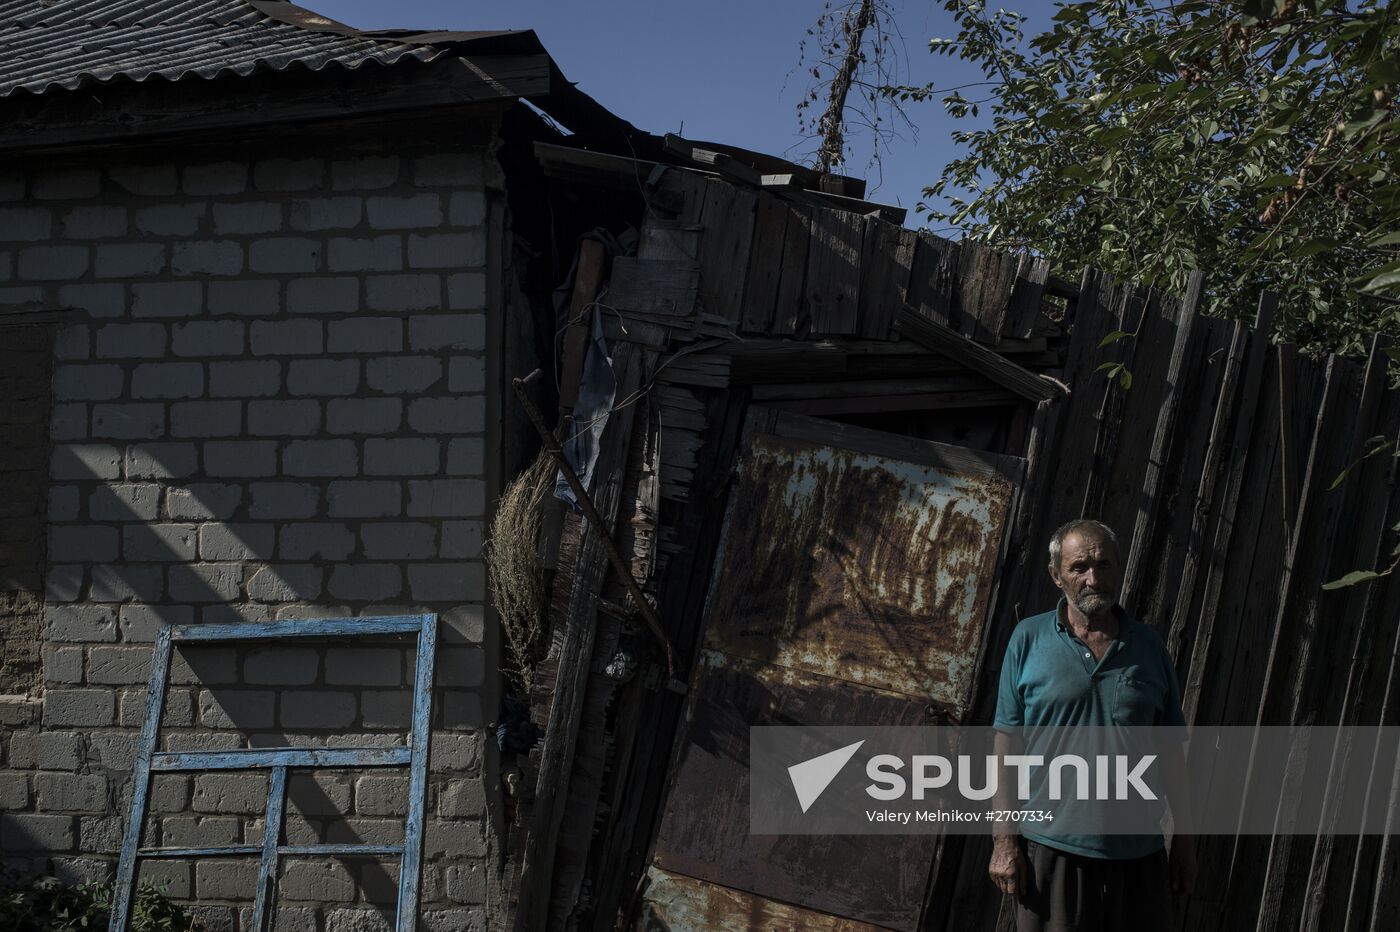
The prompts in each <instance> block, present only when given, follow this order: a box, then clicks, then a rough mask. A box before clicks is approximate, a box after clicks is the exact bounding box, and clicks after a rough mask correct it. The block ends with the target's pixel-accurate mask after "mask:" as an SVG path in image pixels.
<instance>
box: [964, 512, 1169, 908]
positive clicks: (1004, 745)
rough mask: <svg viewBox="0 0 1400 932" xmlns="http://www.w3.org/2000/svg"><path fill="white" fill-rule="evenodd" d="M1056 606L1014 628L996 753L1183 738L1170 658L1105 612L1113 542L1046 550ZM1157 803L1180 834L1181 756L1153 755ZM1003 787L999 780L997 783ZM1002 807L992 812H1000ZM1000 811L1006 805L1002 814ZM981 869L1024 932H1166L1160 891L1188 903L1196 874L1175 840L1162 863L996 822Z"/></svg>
mask: <svg viewBox="0 0 1400 932" xmlns="http://www.w3.org/2000/svg"><path fill="white" fill-rule="evenodd" d="M1049 569H1050V578H1051V579H1053V580H1054V582H1055V586H1056V587H1057V588H1058V589H1059V590H1060V592H1061V598H1060V601H1059V604H1058V605H1056V607H1055V608H1054V609H1053V610H1051V611H1049V612H1046V613H1044V614H1043V615H1036V616H1034V617H1032V618H1027V619H1025V620H1024V621H1022V622H1021V623H1020V624H1019V625H1017V627H1016V630H1015V632H1014V633H1013V634H1012V636H1011V643H1010V644H1009V645H1008V646H1007V650H1006V659H1005V661H1004V662H1003V664H1002V668H1001V683H1000V688H999V691H998V694H997V710H996V721H995V727H996V729H997V731H998V734H997V738H996V752H997V753H998V754H999V755H1005V754H1014V753H1017V751H1018V750H1019V749H1020V746H1019V740H1018V739H1017V738H1016V737H1015V736H1016V735H1018V734H1020V733H1021V731H1022V730H1023V729H1043V728H1052V729H1053V728H1062V727H1074V726H1115V725H1117V726H1122V725H1149V726H1150V725H1160V726H1177V727H1179V728H1182V729H1184V726H1185V720H1184V718H1183V716H1182V712H1181V694H1180V690H1179V688H1178V686H1177V682H1176V673H1175V670H1174V668H1173V665H1172V661H1171V658H1170V656H1169V655H1168V654H1167V651H1166V647H1165V645H1164V644H1163V643H1162V640H1161V638H1160V637H1159V636H1158V635H1157V633H1156V632H1155V631H1153V630H1152V629H1151V628H1149V627H1147V626H1146V625H1144V624H1142V623H1141V622H1139V621H1136V620H1135V619H1133V618H1131V617H1129V615H1128V614H1127V613H1126V612H1125V611H1123V609H1122V608H1121V607H1120V606H1119V605H1118V604H1117V602H1116V601H1115V600H1116V599H1117V596H1118V586H1119V584H1120V581H1121V578H1122V576H1121V574H1122V555H1121V553H1120V550H1119V546H1118V538H1117V536H1116V535H1115V534H1114V533H1113V531H1112V530H1111V529H1110V528H1109V527H1108V526H1107V525H1104V524H1102V523H1100V522H1098V521H1089V520H1079V521H1071V522H1069V523H1068V524H1066V525H1064V526H1063V527H1061V528H1060V529H1059V530H1057V531H1056V532H1055V536H1054V537H1053V538H1052V539H1051V541H1050V566H1049ZM1162 750H1163V753H1162V763H1163V767H1164V769H1165V771H1166V778H1167V793H1166V795H1167V798H1168V801H1169V803H1170V805H1171V807H1172V811H1173V814H1174V816H1176V817H1177V821H1178V823H1182V822H1187V821H1189V817H1188V816H1187V814H1186V811H1185V807H1186V805H1187V794H1186V793H1185V792H1184V773H1185V771H1184V764H1183V758H1182V754H1181V745H1180V744H1179V743H1176V742H1168V743H1167V744H1166V745H1164V746H1163V747H1162ZM1003 782H1006V781H1003ZM999 803H1000V801H999ZM1004 805H1005V807H1006V808H1011V807H1012V804H1011V803H1009V802H1006V803H1004ZM1002 826H1005V827H1004V828H1002V833H1000V834H997V835H995V836H994V837H993V848H992V859H991V864H990V865H989V867H988V873H989V874H990V875H991V878H992V882H993V883H995V884H996V885H997V887H998V888H1000V889H1001V890H1002V892H1004V893H1007V894H1010V895H1012V896H1015V897H1016V898H1017V901H1016V902H1017V906H1016V924H1017V928H1018V929H1019V930H1022V932H1029V930H1055V932H1061V930H1063V932H1071V930H1074V932H1099V930H1103V932H1114V930H1118V929H1133V930H1135V932H1136V930H1157V929H1160V930H1166V929H1167V928H1168V923H1169V920H1170V915H1171V905H1172V904H1171V900H1170V896H1169V894H1168V888H1169V887H1170V889H1171V890H1173V891H1176V892H1181V893H1185V892H1189V890H1190V887H1191V884H1192V882H1193V880H1194V878H1195V872H1196V865H1195V860H1194V853H1193V851H1192V848H1191V845H1189V844H1182V843H1181V842H1182V838H1181V837H1180V836H1178V837H1177V838H1176V841H1175V842H1174V843H1173V845H1172V856H1171V860H1170V862H1169V861H1168V859H1167V856H1166V854H1165V852H1164V850H1163V848H1164V842H1163V839H1162V836H1161V834H1160V833H1158V834H1155V835H1063V834H1062V835H1054V834H1048V833H1047V834H1043V835H1042V834H1039V833H1037V832H1036V831H1035V830H1034V829H1035V826H1034V825H1032V824H1030V823H1021V824H1020V830H1021V831H1020V835H1019V836H1018V835H1017V834H1015V832H1016V825H1015V824H1014V823H1000V824H999V825H998V828H1001V827H1002Z"/></svg>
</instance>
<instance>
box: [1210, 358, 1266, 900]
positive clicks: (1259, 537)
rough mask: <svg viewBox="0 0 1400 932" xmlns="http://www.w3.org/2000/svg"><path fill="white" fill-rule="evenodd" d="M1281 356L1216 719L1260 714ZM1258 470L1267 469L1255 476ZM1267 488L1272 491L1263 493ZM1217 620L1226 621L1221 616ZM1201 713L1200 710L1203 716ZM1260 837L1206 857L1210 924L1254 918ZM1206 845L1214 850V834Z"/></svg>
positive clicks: (1245, 530) (1217, 657) (1232, 606)
mask: <svg viewBox="0 0 1400 932" xmlns="http://www.w3.org/2000/svg"><path fill="white" fill-rule="evenodd" d="M1277 362H1278V359H1277V354H1272V358H1271V360H1270V372H1269V374H1268V376H1267V377H1266V384H1265V386H1264V389H1265V391H1264V394H1263V396H1262V398H1261V407H1262V408H1265V409H1266V410H1263V411H1261V420H1260V427H1259V429H1257V430H1256V436H1255V438H1254V440H1255V441H1256V443H1257V444H1258V445H1259V446H1260V447H1264V448H1266V449H1267V450H1268V452H1267V453H1265V452H1264V451H1263V450H1262V449H1261V450H1258V451H1257V452H1256V451H1253V450H1252V451H1251V453H1250V457H1251V459H1258V460H1265V459H1266V460H1267V462H1264V463H1260V464H1259V465H1260V466H1262V467H1263V468H1262V469H1259V470H1255V469H1254V468H1253V466H1254V464H1253V463H1251V470H1250V472H1249V473H1247V474H1246V475H1247V481H1246V486H1245V488H1246V489H1247V490H1248V491H1247V498H1246V503H1247V509H1248V511H1247V513H1246V518H1242V519H1241V521H1240V524H1239V526H1238V527H1237V529H1236V532H1235V538H1236V539H1235V540H1234V541H1233V542H1232V547H1231V550H1232V553H1231V562H1230V564H1228V565H1227V567H1226V570H1225V584H1224V589H1223V591H1222V593H1221V595H1220V606H1219V607H1218V608H1217V613H1218V615H1219V617H1220V619H1222V620H1223V622H1224V628H1225V630H1224V631H1223V632H1222V634H1224V635H1225V636H1222V637H1218V638H1217V639H1216V643H1215V650H1213V651H1212V662H1211V667H1210V668H1209V669H1208V671H1207V676H1208V680H1207V682H1206V684H1205V688H1203V690H1202V694H1201V700H1200V709H1202V710H1209V712H1210V718H1211V719H1213V720H1217V721H1219V722H1223V723H1229V724H1247V723H1250V722H1253V721H1255V720H1257V715H1258V710H1259V695H1260V692H1261V690H1262V688H1263V682H1264V676H1265V671H1266V668H1267V659H1268V645H1269V640H1270V637H1271V634H1272V631H1273V626H1274V620H1275V612H1276V608H1277V606H1278V602H1279V592H1280V586H1281V583H1282V567H1283V562H1284V558H1285V555H1286V552H1287V543H1286V540H1285V536H1284V529H1283V513H1282V510H1281V509H1280V508H1279V506H1278V496H1279V495H1280V494H1281V492H1280V489H1281V488H1282V476H1281V469H1282V456H1281V450H1280V449H1279V446H1280V444H1279V440H1280V438H1279V427H1278V421H1279V414H1280V411H1279V405H1278V380H1277V378H1276V375H1277V370H1276V368H1275V367H1276V365H1277ZM1259 473H1262V476H1259V477H1258V478H1256V477H1255V476H1256V475H1258V474H1259ZM1252 474H1253V475H1252ZM1264 489H1267V490H1268V492H1267V493H1264V492H1263V491H1262V490H1264ZM1219 627H1221V624H1220V623H1217V628H1219ZM1200 718H1201V716H1200V714H1199V713H1198V715H1197V719H1198V721H1199V720H1200ZM1229 779H1237V777H1235V776H1231V777H1229ZM1260 840H1261V839H1260V838H1259V837H1258V836H1241V837H1239V838H1236V839H1234V840H1233V841H1232V842H1228V848H1227V849H1226V850H1225V852H1224V853H1223V854H1222V857H1221V858H1217V859H1215V860H1213V861H1210V862H1207V864H1208V867H1209V870H1210V872H1211V874H1212V876H1211V877H1210V879H1209V880H1208V882H1207V883H1208V884H1209V885H1213V889H1214V896H1213V897H1211V896H1203V897H1202V898H1201V899H1202V901H1203V906H1205V907H1206V908H1208V909H1209V910H1210V913H1211V915H1210V917H1209V923H1210V926H1209V927H1210V928H1215V927H1216V926H1217V925H1220V926H1221V927H1223V928H1230V927H1232V926H1233V927H1245V928H1248V927H1251V926H1253V925H1254V923H1255V921H1256V920H1257V918H1258V907H1259V899H1260V896H1261V892H1262V889H1263V872H1262V871H1261V870H1258V869H1257V867H1256V865H1257V864H1258V862H1259V861H1261V860H1263V859H1265V858H1266V857H1267V854H1268V839H1267V838H1264V839H1262V841H1263V845H1262V846H1261V845H1259V844H1258V842H1259V841H1260ZM1222 841H1224V840H1223V839H1222ZM1207 851H1210V847H1209V841H1208V846H1207ZM1208 889H1209V887H1208Z"/></svg>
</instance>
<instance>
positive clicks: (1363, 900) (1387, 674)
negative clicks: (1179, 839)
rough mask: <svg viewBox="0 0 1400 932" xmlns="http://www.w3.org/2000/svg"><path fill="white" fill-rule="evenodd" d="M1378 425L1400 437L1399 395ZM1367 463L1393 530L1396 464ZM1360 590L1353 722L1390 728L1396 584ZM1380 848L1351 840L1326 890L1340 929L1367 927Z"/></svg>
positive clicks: (1399, 613) (1373, 766)
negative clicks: (1346, 869)
mask: <svg viewBox="0 0 1400 932" xmlns="http://www.w3.org/2000/svg"><path fill="white" fill-rule="evenodd" d="M1380 424H1381V425H1382V426H1381V430H1379V431H1377V432H1378V433H1385V434H1386V435H1387V436H1391V437H1393V436H1395V435H1396V434H1397V432H1400V393H1395V392H1390V393H1388V394H1387V396H1386V398H1385V402H1384V404H1383V410H1382V414H1381V418H1380ZM1372 460H1373V461H1375V460H1380V461H1381V462H1378V463H1377V462H1368V463H1367V464H1366V468H1368V469H1369V468H1375V469H1376V470H1377V471H1378V472H1380V473H1381V474H1382V475H1381V477H1380V478H1379V479H1374V480H1373V479H1371V477H1369V476H1367V477H1366V479H1365V480H1364V481H1363V483H1362V485H1363V488H1366V489H1368V490H1373V493H1372V494H1374V495H1376V496H1377V497H1379V498H1381V500H1382V501H1384V498H1385V496H1386V493H1388V497H1389V501H1388V502H1386V503H1385V505H1384V507H1377V508H1376V510H1377V511H1378V512H1380V513H1381V514H1382V515H1383V516H1384V517H1383V518H1381V519H1380V520H1381V523H1382V524H1383V525H1384V526H1385V527H1393V526H1394V525H1395V524H1396V523H1397V522H1400V459H1397V458H1395V457H1386V456H1384V455H1379V456H1376V457H1372ZM1372 507H1376V506H1374V505H1373V506H1372ZM1388 558H1389V557H1388V553H1384V552H1383V553H1382V555H1381V557H1380V561H1382V562H1383V561H1384V560H1386V559H1388ZM1360 589H1361V591H1362V592H1364V599H1365V605H1366V607H1365V614H1366V617H1367V618H1368V620H1369V624H1368V625H1367V626H1366V628H1365V631H1366V632H1367V635H1368V644H1367V645H1365V646H1364V649H1363V650H1362V651H1361V657H1362V670H1361V675H1360V676H1359V677H1358V682H1357V688H1356V691H1355V697H1354V699H1353V701H1352V708H1353V710H1354V711H1353V715H1352V718H1353V720H1354V722H1355V723H1356V724H1361V725H1394V724H1397V722H1400V715H1396V714H1395V713H1396V711H1397V709H1400V695H1397V691H1400V625H1394V624H1391V623H1390V621H1389V619H1393V618H1400V582H1397V581H1396V579H1395V577H1391V578H1390V579H1388V580H1378V581H1376V582H1374V583H1371V584H1369V585H1366V586H1363V587H1360ZM1388 598H1389V601H1387V600H1388ZM1369 757H1370V762H1369V773H1370V777H1369V780H1368V791H1367V805H1368V809H1370V810H1371V811H1376V810H1380V811H1384V807H1385V805H1386V797H1387V794H1388V791H1389V784H1390V781H1391V778H1392V771H1393V769H1394V767H1393V762H1392V761H1390V760H1381V759H1378V758H1377V756H1376V755H1375V754H1374V753H1372V754H1370V755H1369ZM1380 846H1381V839H1380V838H1378V837H1376V836H1371V835H1367V836H1362V837H1360V838H1358V839H1356V846H1355V848H1354V849H1353V851H1352V852H1351V861H1352V867H1351V870H1350V876H1349V877H1347V878H1346V886H1345V889H1337V887H1336V886H1334V887H1333V888H1332V889H1331V890H1329V894H1328V902H1329V903H1345V904H1346V916H1345V919H1344V921H1343V923H1342V925H1341V926H1340V928H1342V929H1344V930H1364V929H1365V928H1366V926H1367V924H1368V922H1367V917H1368V915H1369V913H1370V908H1371V898H1372V892H1373V891H1374V889H1375V887H1376V873H1377V869H1378V865H1379V863H1380V862H1379V860H1378V856H1379V854H1380ZM1339 885H1340V884H1338V886H1339Z"/></svg>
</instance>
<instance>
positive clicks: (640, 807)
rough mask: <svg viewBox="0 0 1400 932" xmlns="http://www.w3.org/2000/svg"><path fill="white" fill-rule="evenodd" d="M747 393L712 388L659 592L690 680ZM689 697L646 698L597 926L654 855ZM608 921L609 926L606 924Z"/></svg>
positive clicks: (680, 668)
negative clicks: (676, 546)
mask: <svg viewBox="0 0 1400 932" xmlns="http://www.w3.org/2000/svg"><path fill="white" fill-rule="evenodd" d="M747 407H748V398H747V392H745V391H743V390H741V389H729V390H727V391H721V392H714V393H712V395H711V397H710V399H709V407H708V409H707V417H708V419H709V421H710V424H711V431H710V433H709V435H708V436H707V438H706V442H705V445H704V447H702V449H701V452H700V461H699V464H698V469H697V470H696V479H695V483H694V484H693V485H692V498H691V500H690V501H688V502H686V503H685V504H684V505H683V506H681V509H680V511H679V513H678V514H677V516H676V518H675V520H674V522H673V524H674V526H675V527H676V537H677V539H678V540H683V541H691V542H693V544H692V545H691V546H690V547H687V548H685V549H684V550H682V551H681V552H680V553H677V554H676V556H675V557H674V558H673V559H672V561H671V565H670V567H669V568H668V573H667V578H666V579H665V580H664V581H663V587H662V590H661V594H660V615H661V618H662V619H663V622H664V623H665V624H666V632H667V634H668V635H670V636H671V639H672V643H673V644H674V645H675V647H676V652H677V671H676V675H677V676H678V677H681V678H682V679H684V680H685V681H686V682H689V681H690V678H691V674H692V671H693V668H694V663H695V657H696V655H697V651H698V648H699V643H700V638H701V635H702V634H703V629H702V627H701V623H702V614H701V613H702V612H703V609H704V601H705V593H706V592H707V591H708V589H709V583H710V567H711V563H712V562H713V560H714V556H715V552H716V549H717V547H718V546H719V535H720V530H721V528H722V526H723V519H724V511H725V506H726V503H727V501H728V495H729V484H730V475H731V472H732V470H733V466H734V461H735V458H736V456H737V452H738V447H739V438H740V435H741V432H742V429H743V424H744V415H745V412H746V410H747ZM684 702H685V698H684V697H683V696H680V695H678V694H676V693H674V692H671V691H669V690H661V691H658V692H656V693H655V694H654V696H653V699H652V701H651V702H650V703H649V704H648V706H647V708H646V710H645V712H644V714H643V719H642V722H641V727H640V729H639V731H640V735H639V738H638V740H637V744H636V747H635V748H634V750H633V760H634V761H635V762H636V766H635V767H634V769H633V771H632V772H631V773H629V774H628V776H627V790H626V792H625V794H623V795H624V798H626V799H627V800H629V807H628V812H627V814H626V818H625V821H623V822H622V824H621V825H620V827H619V830H618V832H617V843H616V845H615V846H614V848H613V850H612V851H610V852H607V853H606V856H607V857H608V859H609V860H608V863H609V864H611V865H614V867H615V868H616V869H615V870H614V873H613V875H612V877H611V878H610V884H609V887H608V889H606V890H604V891H600V892H599V897H598V903H599V910H598V915H599V917H600V918H599V922H598V924H597V925H596V926H595V929H596V930H598V932H601V930H602V929H603V928H608V929H610V928H612V919H613V917H614V916H615V915H616V910H617V908H618V907H619V906H621V905H625V904H626V903H628V902H630V899H631V897H632V894H633V892H634V891H635V889H636V884H637V882H638V880H639V879H640V878H641V876H642V874H643V872H644V871H645V870H646V868H647V866H648V864H649V863H650V861H651V846H652V841H653V839H654V838H655V836H656V829H657V826H658V825H659V822H660V817H661V813H660V812H659V807H660V801H661V799H662V798H663V796H664V794H665V785H666V775H667V773H668V772H669V764H670V757H671V748H672V746H673V744H674V743H675V736H676V729H677V726H678V724H679V716H680V713H681V709H682V707H683V705H684ZM604 923H606V925H604Z"/></svg>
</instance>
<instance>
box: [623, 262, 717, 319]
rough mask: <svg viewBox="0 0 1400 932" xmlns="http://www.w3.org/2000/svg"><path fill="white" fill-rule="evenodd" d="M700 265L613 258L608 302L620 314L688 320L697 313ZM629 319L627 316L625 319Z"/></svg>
mask: <svg viewBox="0 0 1400 932" xmlns="http://www.w3.org/2000/svg"><path fill="white" fill-rule="evenodd" d="M699 288H700V265H699V263H697V262H693V261H691V260H688V259H681V260H675V259H633V258H629V257H627V256H618V257H617V258H615V259H613V263H612V275H611V276H610V277H609V279H608V290H607V294H606V296H605V297H604V299H603V300H604V303H605V304H607V305H608V306H609V307H613V308H617V309H618V310H620V311H623V312H627V311H635V312H638V313H642V314H655V315H659V316H662V317H666V318H672V317H676V318H685V317H689V316H690V315H692V314H694V313H695V298H696V295H697V294H698V293H699ZM626 316H628V315H627V314H626V313H624V317H626Z"/></svg>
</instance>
